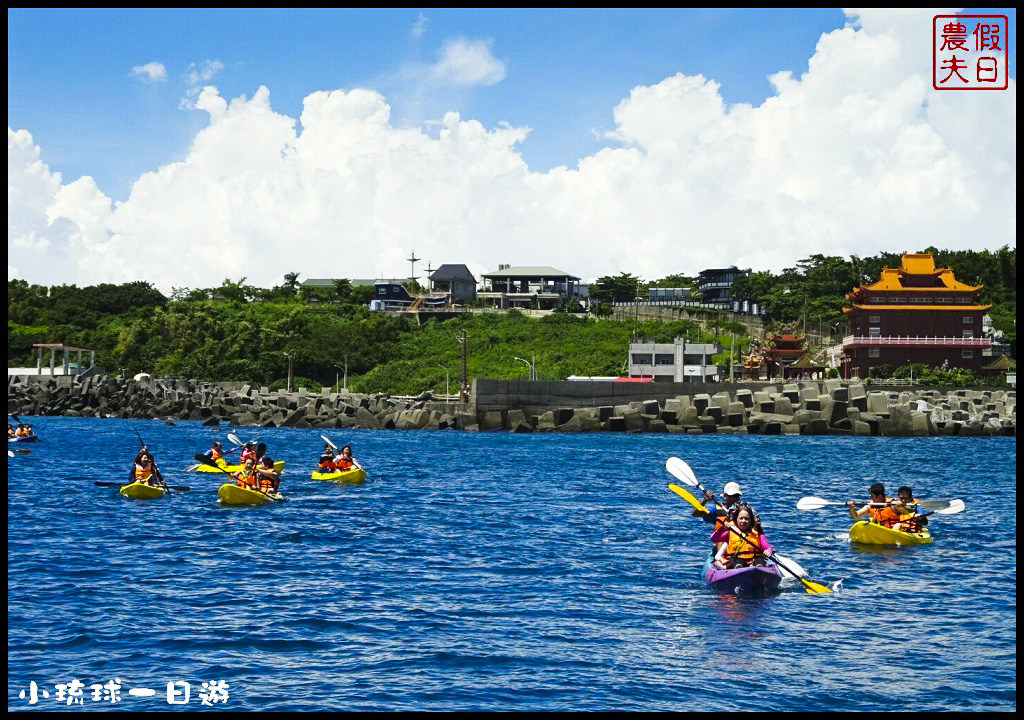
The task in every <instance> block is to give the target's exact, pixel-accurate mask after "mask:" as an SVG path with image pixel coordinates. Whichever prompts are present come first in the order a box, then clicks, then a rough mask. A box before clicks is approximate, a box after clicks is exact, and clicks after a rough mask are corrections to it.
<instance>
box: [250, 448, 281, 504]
mask: <svg viewBox="0 0 1024 720" xmlns="http://www.w3.org/2000/svg"><path fill="white" fill-rule="evenodd" d="M256 475H257V482H258V483H259V490H260V491H261V492H264V493H266V494H267V495H270V494H271V493H276V492H277V489H278V488H279V487H281V476H280V475H278V474H277V473H276V472H274V459H273V458H272V457H269V456H266V455H265V456H264V457H263V464H262V465H261V466H260V467H259V468H257V469H256Z"/></svg>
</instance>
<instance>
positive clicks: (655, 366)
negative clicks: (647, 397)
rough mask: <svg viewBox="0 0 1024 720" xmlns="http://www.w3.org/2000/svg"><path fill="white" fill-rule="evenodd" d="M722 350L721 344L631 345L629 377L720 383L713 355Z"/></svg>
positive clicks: (676, 341) (662, 380) (677, 339)
mask: <svg viewBox="0 0 1024 720" xmlns="http://www.w3.org/2000/svg"><path fill="white" fill-rule="evenodd" d="M721 352H722V346H721V345H718V344H717V343H692V342H687V341H686V340H685V339H684V338H676V339H675V340H674V341H673V342H671V343H653V342H635V343H630V345H629V377H631V378H650V377H653V378H654V382H719V380H720V378H719V376H718V366H717V365H715V364H714V363H713V362H712V358H713V357H714V356H715V355H718V354H719V353H721Z"/></svg>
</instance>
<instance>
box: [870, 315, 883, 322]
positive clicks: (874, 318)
mask: <svg viewBox="0 0 1024 720" xmlns="http://www.w3.org/2000/svg"><path fill="white" fill-rule="evenodd" d="M868 322H872V323H880V322H882V316H881V315H871V316H870V317H869V318H868Z"/></svg>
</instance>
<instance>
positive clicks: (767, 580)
mask: <svg viewBox="0 0 1024 720" xmlns="http://www.w3.org/2000/svg"><path fill="white" fill-rule="evenodd" d="M703 576H704V581H705V582H706V583H707V584H708V585H710V586H711V587H712V588H714V589H715V590H718V591H719V592H725V593H729V594H730V595H770V594H772V593H775V592H778V590H779V583H781V582H782V573H781V572H779V568H778V567H776V566H775V564H774V563H772V562H768V563H766V564H765V565H749V566H747V567H738V568H731V569H728V570H726V569H723V568H720V567H717V566H716V565H715V564H714V561H713V558H711V557H710V556H709V557H708V559H707V561H706V562H705V563H704V571H703Z"/></svg>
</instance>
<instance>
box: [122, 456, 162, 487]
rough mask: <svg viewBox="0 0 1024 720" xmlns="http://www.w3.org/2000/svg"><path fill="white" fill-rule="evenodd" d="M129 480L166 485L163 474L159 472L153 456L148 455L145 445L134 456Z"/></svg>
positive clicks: (160, 485)
mask: <svg viewBox="0 0 1024 720" xmlns="http://www.w3.org/2000/svg"><path fill="white" fill-rule="evenodd" d="M131 481H132V482H138V483H143V484H145V485H155V486H159V487H164V488H166V487H167V483H166V481H164V478H163V475H161V474H160V470H159V468H157V466H156V461H154V460H153V456H152V455H150V453H149V450H147V449H146V448H145V447H143V448H142V450H140V451H139V454H138V455H136V456H135V466H134V468H133V469H132V477H131Z"/></svg>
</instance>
